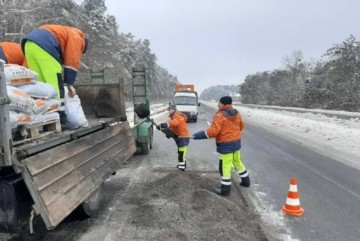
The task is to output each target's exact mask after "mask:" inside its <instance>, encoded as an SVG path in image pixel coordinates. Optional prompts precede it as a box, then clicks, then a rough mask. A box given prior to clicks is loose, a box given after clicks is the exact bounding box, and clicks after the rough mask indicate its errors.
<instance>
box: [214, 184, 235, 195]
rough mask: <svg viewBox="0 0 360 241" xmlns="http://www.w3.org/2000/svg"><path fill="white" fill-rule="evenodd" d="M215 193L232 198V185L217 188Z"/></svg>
mask: <svg viewBox="0 0 360 241" xmlns="http://www.w3.org/2000/svg"><path fill="white" fill-rule="evenodd" d="M214 191H215V192H216V193H217V194H219V195H221V196H230V191H231V185H221V187H215V188H214Z"/></svg>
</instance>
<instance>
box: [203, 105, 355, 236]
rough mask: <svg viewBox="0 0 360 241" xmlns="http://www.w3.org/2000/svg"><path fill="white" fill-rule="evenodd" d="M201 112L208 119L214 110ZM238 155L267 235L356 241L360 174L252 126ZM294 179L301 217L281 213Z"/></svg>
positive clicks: (247, 130) (295, 143) (299, 145)
mask: <svg viewBox="0 0 360 241" xmlns="http://www.w3.org/2000/svg"><path fill="white" fill-rule="evenodd" d="M202 109H203V111H204V115H203V117H204V118H205V119H208V118H209V117H208V113H209V111H212V110H211V109H210V108H208V107H206V108H205V107H203V108H202ZM210 120H211V119H210ZM245 122H246V119H245ZM242 156H243V160H244V162H245V165H247V168H248V169H249V172H250V173H251V178H252V183H253V185H252V188H251V192H248V194H249V196H250V198H251V199H252V200H253V202H254V205H256V206H257V207H258V210H259V212H260V214H261V216H262V217H263V220H264V222H267V223H268V224H269V227H270V228H269V229H270V231H271V232H275V233H277V234H278V235H283V236H281V237H283V239H284V240H302V241H305V240H309V241H310V240H311V241H314V240H321V241H325V240H326V241H335V240H339V241H340V240H341V241H345V240H346V241H358V240H360V229H359V228H360V209H359V208H358V205H359V204H360V175H359V174H360V171H359V170H357V169H353V168H350V167H348V166H346V165H344V164H342V163H341V162H338V161H336V160H334V159H332V158H331V157H328V156H324V155H321V154H319V153H317V152H314V151H312V150H310V149H308V148H306V147H304V146H302V143H299V142H296V141H290V140H289V139H288V138H286V137H284V136H278V135H277V134H276V133H271V132H270V131H269V130H266V129H264V128H262V127H261V126H255V125H252V123H250V122H246V131H245V132H244V134H243V137H242ZM292 176H294V177H296V178H297V182H298V191H299V194H300V204H301V206H302V207H303V208H304V209H305V213H304V215H303V216H302V217H293V216H287V215H281V214H279V210H280V209H281V208H282V206H283V205H284V204H285V201H286V197H287V193H288V190H289V184H290V178H291V177H292ZM286 234H287V235H286Z"/></svg>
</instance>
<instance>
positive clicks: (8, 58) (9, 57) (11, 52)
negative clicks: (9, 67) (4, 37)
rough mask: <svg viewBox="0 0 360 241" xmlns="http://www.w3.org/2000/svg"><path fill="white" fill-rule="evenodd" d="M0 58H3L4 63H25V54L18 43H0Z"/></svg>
mask: <svg viewBox="0 0 360 241" xmlns="http://www.w3.org/2000/svg"><path fill="white" fill-rule="evenodd" d="M0 59H3V60H4V61H5V63H6V64H17V65H26V63H25V56H24V54H23V52H22V50H21V45H20V44H18V43H12V42H2V43H0Z"/></svg>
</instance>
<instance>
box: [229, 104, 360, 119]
mask: <svg viewBox="0 0 360 241" xmlns="http://www.w3.org/2000/svg"><path fill="white" fill-rule="evenodd" d="M233 105H238V106H244V107H250V108H258V109H270V110H286V111H291V112H296V113H313V114H322V115H325V116H330V117H336V118H340V119H356V118H360V113H359V112H347V111H334V110H321V109H305V108H296V107H282V106H268V105H253V104H242V103H239V102H233Z"/></svg>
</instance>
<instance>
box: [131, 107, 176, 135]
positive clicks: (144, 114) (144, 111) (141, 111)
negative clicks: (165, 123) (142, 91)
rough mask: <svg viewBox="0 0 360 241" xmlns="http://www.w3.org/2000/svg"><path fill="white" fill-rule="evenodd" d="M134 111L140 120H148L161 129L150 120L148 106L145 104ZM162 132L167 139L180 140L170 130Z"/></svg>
mask: <svg viewBox="0 0 360 241" xmlns="http://www.w3.org/2000/svg"><path fill="white" fill-rule="evenodd" d="M134 111H135V113H136V115H137V116H138V117H139V118H140V119H144V118H146V119H147V120H148V121H150V122H151V123H153V124H154V125H155V126H156V128H157V129H159V128H160V127H159V126H158V125H157V124H156V123H155V122H154V121H153V120H151V119H150V117H149V116H150V110H149V109H148V108H147V107H146V105H145V104H144V103H141V104H139V105H136V106H135V108H134ZM161 131H162V132H163V133H164V134H165V135H166V137H167V138H174V139H177V138H178V136H177V135H176V134H175V133H174V132H172V131H171V130H170V129H169V128H166V129H161Z"/></svg>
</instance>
